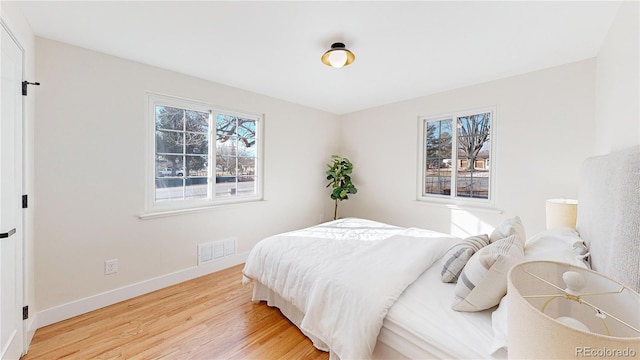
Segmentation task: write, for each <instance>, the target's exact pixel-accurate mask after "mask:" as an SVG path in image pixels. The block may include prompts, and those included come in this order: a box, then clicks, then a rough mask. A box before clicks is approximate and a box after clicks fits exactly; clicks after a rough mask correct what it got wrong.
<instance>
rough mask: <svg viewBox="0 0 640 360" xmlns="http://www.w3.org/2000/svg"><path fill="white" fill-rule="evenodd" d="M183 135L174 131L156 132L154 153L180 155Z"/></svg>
mask: <svg viewBox="0 0 640 360" xmlns="http://www.w3.org/2000/svg"><path fill="white" fill-rule="evenodd" d="M183 145H184V134H183V133H182V132H176V131H164V130H156V152H157V153H161V154H182V151H183V148H184V147H183Z"/></svg>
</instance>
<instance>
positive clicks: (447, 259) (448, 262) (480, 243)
mask: <svg viewBox="0 0 640 360" xmlns="http://www.w3.org/2000/svg"><path fill="white" fill-rule="evenodd" d="M487 245H489V236H487V235H486V234H482V235H476V236H470V237H468V238H466V239H464V240H462V241H459V242H457V243H455V244H453V246H451V247H450V248H449V250H447V252H446V253H445V254H444V256H443V257H442V271H441V272H440V275H441V276H442V282H446V283H451V282H456V281H458V276H460V273H461V272H462V269H464V266H465V265H466V264H467V261H469V259H471V256H473V254H475V253H476V251H478V250H480V249H482V248H483V247H485V246H487Z"/></svg>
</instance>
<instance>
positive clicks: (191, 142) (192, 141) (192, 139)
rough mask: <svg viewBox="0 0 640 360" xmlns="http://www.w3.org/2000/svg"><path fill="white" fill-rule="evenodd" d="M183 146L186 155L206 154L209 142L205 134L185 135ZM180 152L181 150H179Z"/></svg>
mask: <svg viewBox="0 0 640 360" xmlns="http://www.w3.org/2000/svg"><path fill="white" fill-rule="evenodd" d="M184 135H185V140H184V141H185V144H186V153H187V154H208V153H209V140H208V139H207V137H208V136H207V134H194V133H186V134H184ZM180 152H182V150H180Z"/></svg>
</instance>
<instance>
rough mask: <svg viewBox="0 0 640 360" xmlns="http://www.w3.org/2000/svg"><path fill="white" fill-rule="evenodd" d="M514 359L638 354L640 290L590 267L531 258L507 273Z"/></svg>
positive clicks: (509, 334)
mask: <svg viewBox="0 0 640 360" xmlns="http://www.w3.org/2000/svg"><path fill="white" fill-rule="evenodd" d="M507 279H508V291H507V296H508V299H507V300H508V304H509V306H508V331H509V333H508V354H509V358H511V359H577V358H589V357H591V358H598V359H602V358H611V359H613V358H617V359H620V358H637V357H638V356H640V295H639V294H638V293H637V292H635V291H634V290H632V289H631V288H629V287H627V286H625V285H622V284H620V283H618V282H616V281H614V280H612V279H611V278H609V277H606V276H604V275H602V274H600V273H597V272H595V271H592V270H587V269H584V268H580V267H577V266H573V265H570V264H566V263H560V262H554V261H528V262H523V263H520V264H518V265H515V266H514V267H513V268H511V270H510V271H509V274H508V277H507Z"/></svg>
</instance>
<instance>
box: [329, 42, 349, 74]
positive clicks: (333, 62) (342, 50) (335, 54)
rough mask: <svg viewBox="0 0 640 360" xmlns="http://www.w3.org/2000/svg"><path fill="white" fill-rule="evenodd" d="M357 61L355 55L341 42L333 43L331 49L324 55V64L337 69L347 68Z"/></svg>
mask: <svg viewBox="0 0 640 360" xmlns="http://www.w3.org/2000/svg"><path fill="white" fill-rule="evenodd" d="M355 59H356V56H355V55H353V53H352V52H351V51H349V50H348V49H347V48H346V47H345V45H344V44H343V43H339V42H338V43H333V44H332V45H331V49H330V50H327V52H325V53H324V54H323V55H322V63H323V64H325V65H327V66H331V67H335V68H341V67H343V66H347V65H349V64H351V63H352V62H353V61H354V60H355Z"/></svg>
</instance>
